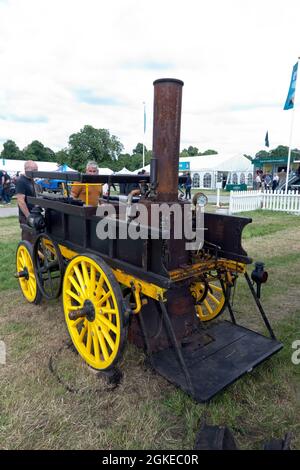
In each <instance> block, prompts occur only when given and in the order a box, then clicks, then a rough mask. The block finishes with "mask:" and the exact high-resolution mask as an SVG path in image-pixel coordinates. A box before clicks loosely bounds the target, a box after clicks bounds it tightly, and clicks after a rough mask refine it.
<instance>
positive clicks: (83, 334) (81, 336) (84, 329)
mask: <svg viewBox="0 0 300 470" xmlns="http://www.w3.org/2000/svg"><path fill="white" fill-rule="evenodd" d="M86 323H87V320H84V324H83V326H82V329H81V332H80V334H79V341H80V342H81V343H82V341H83V338H84V336H85V334H86V332H87V325H86Z"/></svg>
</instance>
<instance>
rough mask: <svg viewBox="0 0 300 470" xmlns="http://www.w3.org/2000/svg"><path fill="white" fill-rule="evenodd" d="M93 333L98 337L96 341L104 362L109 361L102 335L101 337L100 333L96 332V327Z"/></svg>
mask: <svg viewBox="0 0 300 470" xmlns="http://www.w3.org/2000/svg"><path fill="white" fill-rule="evenodd" d="M95 331H96V333H97V337H98V340H99V343H100V349H101V352H102V354H103V357H104V360H105V361H107V359H109V353H108V350H107V347H106V344H105V341H104V338H103V335H102V333H101V331H99V330H98V328H97V327H96V328H95Z"/></svg>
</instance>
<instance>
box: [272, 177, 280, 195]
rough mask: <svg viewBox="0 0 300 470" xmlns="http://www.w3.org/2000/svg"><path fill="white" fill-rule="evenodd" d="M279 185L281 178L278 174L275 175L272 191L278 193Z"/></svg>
mask: <svg viewBox="0 0 300 470" xmlns="http://www.w3.org/2000/svg"><path fill="white" fill-rule="evenodd" d="M278 183H279V176H278V174H277V173H274V175H273V181H272V191H276V189H277V186H278Z"/></svg>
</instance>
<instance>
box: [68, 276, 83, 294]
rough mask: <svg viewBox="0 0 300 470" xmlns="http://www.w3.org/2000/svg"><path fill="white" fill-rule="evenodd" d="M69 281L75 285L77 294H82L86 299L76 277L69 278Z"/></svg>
mask: <svg viewBox="0 0 300 470" xmlns="http://www.w3.org/2000/svg"><path fill="white" fill-rule="evenodd" d="M68 279H69V281H70V282H71V284H72V285H73V287H75V289H76V291H77V294H80V295H81V296H82V297H84V293H83V290H82V289H81V287H80V285H79V284H78V282H77V281H76V280H75V279H74V277H73V276H68Z"/></svg>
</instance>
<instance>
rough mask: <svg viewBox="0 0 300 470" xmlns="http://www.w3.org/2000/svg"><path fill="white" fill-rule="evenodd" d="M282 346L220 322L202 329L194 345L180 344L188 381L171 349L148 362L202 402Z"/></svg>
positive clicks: (246, 330)
mask: <svg viewBox="0 0 300 470" xmlns="http://www.w3.org/2000/svg"><path fill="white" fill-rule="evenodd" d="M282 347H283V345H282V344H281V343H280V342H279V341H277V340H275V339H271V338H267V337H265V336H263V335H261V334H259V333H255V332H254V331H251V330H249V329H247V328H244V327H242V326H238V325H234V324H232V323H231V322H229V321H222V322H220V323H215V324H213V325H212V326H210V327H208V328H206V329H205V330H203V334H202V335H201V334H200V336H199V340H197V342H196V343H195V342H193V343H190V344H189V343H186V344H185V343H184V342H183V343H182V344H181V353H182V357H183V359H184V362H185V365H186V371H188V374H189V377H190V381H188V380H187V378H186V375H185V373H184V370H183V368H182V365H181V364H180V362H179V360H178V355H177V354H176V350H175V349H174V348H168V349H164V350H162V351H158V352H156V353H153V354H152V355H151V363H152V366H153V368H154V369H155V370H156V371H157V372H158V373H159V374H161V375H162V376H163V377H165V378H166V379H167V380H168V381H170V382H172V383H174V384H175V385H177V386H178V387H180V388H181V389H182V390H184V391H185V392H187V393H188V394H189V395H191V396H192V397H193V398H194V399H195V400H196V401H198V402H206V401H208V400H210V399H211V398H212V397H213V396H214V395H216V394H217V393H218V392H220V391H221V390H222V389H224V388H225V387H226V386H228V385H230V384H231V383H233V382H234V381H235V380H237V379H238V378H239V377H241V376H242V375H244V374H245V373H246V372H251V371H252V369H253V368H254V367H256V366H257V365H258V364H260V363H261V362H263V361H265V360H266V359H267V358H268V357H270V356H272V355H273V354H275V353H276V352H277V351H279V350H280V349H281V348H282ZM188 382H190V383H189V384H188Z"/></svg>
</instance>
